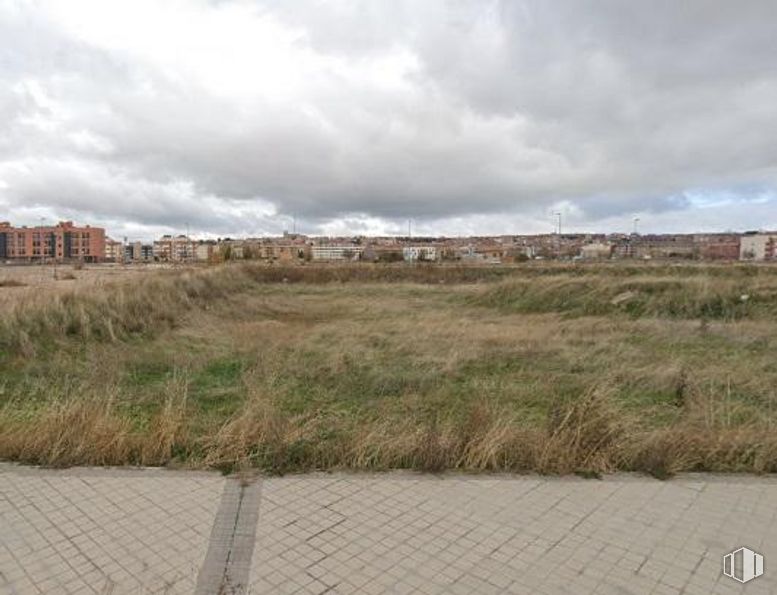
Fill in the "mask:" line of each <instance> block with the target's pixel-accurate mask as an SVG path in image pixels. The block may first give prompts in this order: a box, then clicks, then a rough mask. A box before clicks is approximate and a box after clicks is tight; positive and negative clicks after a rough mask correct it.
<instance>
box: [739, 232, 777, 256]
mask: <svg viewBox="0 0 777 595" xmlns="http://www.w3.org/2000/svg"><path fill="white" fill-rule="evenodd" d="M775 244H777V235H775V234H770V233H753V234H745V235H743V236H742V237H741V238H740V241H739V259H740V260H771V259H772V258H774V248H775Z"/></svg>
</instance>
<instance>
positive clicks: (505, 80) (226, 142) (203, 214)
mask: <svg viewBox="0 0 777 595" xmlns="http://www.w3.org/2000/svg"><path fill="white" fill-rule="evenodd" d="M773 13H774V7H773V3H770V2H766V1H764V2H756V1H754V2H750V3H747V6H745V7H738V8H736V7H733V6H732V5H731V4H730V3H728V2H723V1H722V0H720V1H717V0H712V1H701V0H695V1H690V2H684V3H680V4H678V3H673V2H668V1H667V2H664V1H661V2H659V3H658V4H656V5H653V4H644V5H634V4H628V5H625V4H624V3H621V2H616V1H615V0H606V1H605V2H597V3H589V2H578V1H574V2H573V1H571V0H570V1H565V0H560V1H559V2H555V3H538V2H535V1H533V0H524V1H517V2H500V1H497V0H491V1H487V2H482V1H475V0H463V1H461V2H456V3H452V2H445V1H444V0H430V1H428V2H416V1H414V0H392V1H391V2H389V1H385V2H383V1H369V2H367V1H363V2H362V1H357V0H329V1H326V2H306V1H293V0H290V1H289V2H282V3H278V2H271V1H269V0H266V1H248V0H237V1H206V0H189V1H184V0H173V1H171V2H164V3H159V2H155V1H152V0H137V1H133V2H100V1H97V0H72V1H70V2H67V3H63V2H58V1H56V0H40V1H38V2H32V1H25V0H0V64H3V68H2V69H0V179H1V180H2V181H3V183H2V184H0V204H5V205H7V210H8V211H9V214H8V217H9V218H14V217H17V218H22V219H23V218H25V217H33V216H35V215H36V214H37V213H39V212H41V211H45V212H46V213H48V214H50V215H51V216H52V217H57V216H62V217H64V216H67V217H71V218H75V219H79V220H86V221H93V222H104V223H105V224H106V225H109V226H110V229H115V230H117V231H126V232H128V233H133V234H141V235H142V234H151V233H156V232H157V231H159V230H161V229H171V230H172V229H174V228H177V227H180V225H181V223H182V222H185V221H187V220H189V221H190V224H193V225H196V227H197V229H199V230H200V231H201V232H202V233H206V232H207V233H213V234H222V235H223V234H225V233H229V232H230V231H232V233H235V234H237V233H241V232H245V233H264V232H267V233H271V232H272V233H277V232H278V231H279V230H280V229H282V228H283V227H284V224H283V222H282V221H283V219H284V218H288V217H289V216H291V214H293V213H296V215H297V218H298V220H299V226H300V228H301V229H303V230H304V231H308V232H316V231H318V232H331V233H335V232H337V233H340V232H343V233H345V232H349V233H379V232H394V233H405V229H406V223H405V222H406V220H407V219H408V218H412V219H413V220H414V221H415V222H416V223H415V225H416V227H417V229H418V231H419V233H435V234H436V233H447V234H450V235H453V234H457V233H486V232H488V233H501V232H521V231H526V232H530V231H546V230H548V229H549V228H552V222H551V217H550V216H549V213H551V212H552V211H553V210H555V209H561V210H562V211H563V212H564V213H565V214H564V219H565V221H566V222H567V224H568V229H570V230H572V229H578V230H586V229H591V230H603V229H606V228H613V229H614V228H626V229H628V228H629V226H630V224H631V223H630V222H631V220H632V218H633V217H635V216H639V217H640V218H641V219H642V226H643V227H644V228H645V229H646V230H647V229H649V228H651V226H653V227H655V228H658V227H659V226H663V227H665V228H667V229H670V228H671V229H673V230H677V229H685V230H691V229H695V228H699V229H701V228H705V229H706V228H710V227H714V226H720V225H724V226H734V227H740V228H746V227H754V226H777V216H775V215H773V214H772V213H775V212H777V211H774V210H773V209H772V208H771V207H772V206H773V205H774V203H775V198H774V193H775V184H777V165H775V164H774V161H773V158H772V156H773V155H774V154H775V153H776V152H777V104H776V103H775V102H774V101H773V97H774V95H775V91H777V74H775V71H774V68H773V66H772V63H773V56H774V55H775V54H777V34H776V33H777V31H775V25H774V23H775V22H777V21H776V20H775V19H774V18H773V17H774V16H775V15H774V14H773ZM723 197H725V198H723ZM713 205H714V207H713ZM0 218H5V217H0ZM651 222H652V223H651ZM144 230H145V231H144Z"/></svg>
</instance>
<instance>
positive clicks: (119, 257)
mask: <svg viewBox="0 0 777 595" xmlns="http://www.w3.org/2000/svg"><path fill="white" fill-rule="evenodd" d="M105 261H106V262H123V261H124V244H122V243H121V242H119V241H118V240H114V239H113V238H109V237H106V238H105Z"/></svg>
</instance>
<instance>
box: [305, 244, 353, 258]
mask: <svg viewBox="0 0 777 595" xmlns="http://www.w3.org/2000/svg"><path fill="white" fill-rule="evenodd" d="M362 251H363V248H362V247H361V246H313V248H312V250H311V256H312V258H313V260H318V261H343V260H346V261H347V260H359V257H360V256H361V253H362Z"/></svg>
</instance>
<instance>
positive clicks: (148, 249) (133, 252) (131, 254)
mask: <svg viewBox="0 0 777 595" xmlns="http://www.w3.org/2000/svg"><path fill="white" fill-rule="evenodd" d="M124 260H125V261H126V262H150V261H152V260H154V246H153V245H151V244H144V243H143V242H132V243H130V244H126V245H125V246H124Z"/></svg>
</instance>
